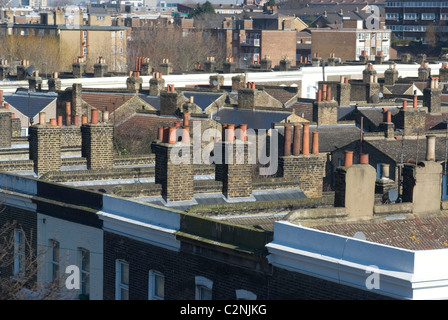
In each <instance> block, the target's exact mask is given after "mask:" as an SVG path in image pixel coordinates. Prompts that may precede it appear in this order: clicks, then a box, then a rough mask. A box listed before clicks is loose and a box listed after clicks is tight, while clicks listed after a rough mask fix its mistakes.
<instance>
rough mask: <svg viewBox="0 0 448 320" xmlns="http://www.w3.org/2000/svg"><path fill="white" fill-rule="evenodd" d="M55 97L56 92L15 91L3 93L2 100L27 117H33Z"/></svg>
mask: <svg viewBox="0 0 448 320" xmlns="http://www.w3.org/2000/svg"><path fill="white" fill-rule="evenodd" d="M57 97H58V95H57V93H54V92H51V93H46V92H45V93H44V92H28V91H17V92H15V93H14V94H5V95H4V96H3V100H4V101H6V102H7V103H8V104H9V105H11V106H13V107H14V108H15V109H17V110H18V111H20V112H21V113H23V114H24V115H25V116H27V117H28V118H33V117H35V116H36V115H37V114H39V112H41V111H42V109H44V108H45V107H46V106H48V105H49V104H50V103H51V102H53V101H54V100H56V99H57Z"/></svg>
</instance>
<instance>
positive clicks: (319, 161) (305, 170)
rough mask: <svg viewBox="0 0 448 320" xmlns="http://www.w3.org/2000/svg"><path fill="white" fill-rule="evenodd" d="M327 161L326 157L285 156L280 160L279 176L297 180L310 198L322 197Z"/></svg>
mask: <svg viewBox="0 0 448 320" xmlns="http://www.w3.org/2000/svg"><path fill="white" fill-rule="evenodd" d="M325 165H326V159H325V156H324V155H300V156H284V157H280V158H279V174H280V175H281V176H283V177H285V178H288V179H291V180H296V181H297V185H298V187H300V189H301V190H302V191H303V193H304V194H305V195H306V196H307V197H308V198H319V197H322V188H323V179H324V175H325Z"/></svg>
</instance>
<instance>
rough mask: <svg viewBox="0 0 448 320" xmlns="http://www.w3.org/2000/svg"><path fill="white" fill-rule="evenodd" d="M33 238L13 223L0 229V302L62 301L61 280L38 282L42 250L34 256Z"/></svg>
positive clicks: (7, 223) (35, 252)
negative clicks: (45, 282)
mask: <svg viewBox="0 0 448 320" xmlns="http://www.w3.org/2000/svg"><path fill="white" fill-rule="evenodd" d="M32 238H33V236H32V235H28V236H27V235H26V232H25V231H24V230H23V228H22V227H21V226H20V225H19V224H18V223H17V222H15V221H13V222H6V223H4V224H3V225H1V226H0V300H30V299H38V300H55V299H64V294H63V293H61V292H62V291H61V288H62V285H63V281H54V282H52V283H48V284H39V283H38V281H37V272H38V269H39V267H41V266H39V261H40V260H41V259H40V258H41V255H44V251H42V250H39V253H37V250H36V247H35V246H34V244H33V242H32V240H31V239H32ZM61 280H62V279H61Z"/></svg>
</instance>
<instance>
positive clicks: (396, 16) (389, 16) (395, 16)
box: [386, 13, 400, 20]
mask: <svg viewBox="0 0 448 320" xmlns="http://www.w3.org/2000/svg"><path fill="white" fill-rule="evenodd" d="M399 18H400V15H399V14H398V13H386V20H398V19H399Z"/></svg>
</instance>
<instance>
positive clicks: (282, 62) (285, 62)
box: [279, 57, 292, 71]
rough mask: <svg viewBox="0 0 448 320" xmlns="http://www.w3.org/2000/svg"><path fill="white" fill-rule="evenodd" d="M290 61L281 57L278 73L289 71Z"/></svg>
mask: <svg viewBox="0 0 448 320" xmlns="http://www.w3.org/2000/svg"><path fill="white" fill-rule="evenodd" d="M291 64H292V63H291V60H290V59H288V57H283V58H282V59H281V60H280V64H279V70H280V71H288V70H289V69H291Z"/></svg>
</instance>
